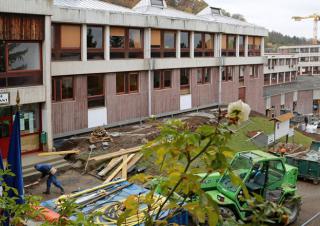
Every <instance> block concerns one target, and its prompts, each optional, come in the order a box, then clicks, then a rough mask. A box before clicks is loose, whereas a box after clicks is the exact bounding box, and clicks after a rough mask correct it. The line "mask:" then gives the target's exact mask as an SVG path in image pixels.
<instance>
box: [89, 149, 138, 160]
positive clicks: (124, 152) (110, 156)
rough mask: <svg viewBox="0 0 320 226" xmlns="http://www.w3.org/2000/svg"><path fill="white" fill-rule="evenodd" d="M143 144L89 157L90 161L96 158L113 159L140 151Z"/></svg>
mask: <svg viewBox="0 0 320 226" xmlns="http://www.w3.org/2000/svg"><path fill="white" fill-rule="evenodd" d="M141 148H142V146H138V147H134V148H128V149H120V151H117V152H113V153H108V154H105V155H99V156H95V157H92V158H90V159H89V161H91V160H94V161H101V160H108V159H113V158H116V157H119V156H123V155H127V154H131V153H135V152H138V151H140V150H141Z"/></svg>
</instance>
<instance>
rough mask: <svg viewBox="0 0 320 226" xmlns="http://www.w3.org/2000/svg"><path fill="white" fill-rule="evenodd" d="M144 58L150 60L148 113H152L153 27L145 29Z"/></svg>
mask: <svg viewBox="0 0 320 226" xmlns="http://www.w3.org/2000/svg"><path fill="white" fill-rule="evenodd" d="M144 58H145V59H147V60H148V62H149V70H148V115H149V117H150V116H151V115H152V89H151V87H152V69H153V62H152V59H151V28H146V29H144Z"/></svg>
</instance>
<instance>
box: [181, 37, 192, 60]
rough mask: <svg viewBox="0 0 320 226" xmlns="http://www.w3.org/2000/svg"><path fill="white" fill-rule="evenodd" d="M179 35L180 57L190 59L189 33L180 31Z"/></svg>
mask: <svg viewBox="0 0 320 226" xmlns="http://www.w3.org/2000/svg"><path fill="white" fill-rule="evenodd" d="M180 35H181V37H180V51H181V57H190V33H189V32H188V31H181V32H180Z"/></svg>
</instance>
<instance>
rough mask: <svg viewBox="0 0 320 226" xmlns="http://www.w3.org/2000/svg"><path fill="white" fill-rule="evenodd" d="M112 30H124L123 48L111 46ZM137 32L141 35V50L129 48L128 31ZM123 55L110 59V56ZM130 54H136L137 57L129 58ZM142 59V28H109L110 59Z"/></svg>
mask: <svg viewBox="0 0 320 226" xmlns="http://www.w3.org/2000/svg"><path fill="white" fill-rule="evenodd" d="M112 28H122V29H124V47H123V48H121V47H119V48H116V47H112V46H111V37H112V36H111V29H112ZM130 29H132V30H139V31H140V35H141V37H140V38H141V40H140V41H141V48H131V47H130V32H129V30H130ZM113 53H115V54H119V53H121V54H123V57H112V54H113ZM130 54H137V56H138V57H130ZM143 58H144V32H143V28H139V27H121V26H112V27H110V59H111V60H116V59H143Z"/></svg>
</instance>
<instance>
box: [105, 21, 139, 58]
mask: <svg viewBox="0 0 320 226" xmlns="http://www.w3.org/2000/svg"><path fill="white" fill-rule="evenodd" d="M110 48H111V50H110V58H111V59H119V58H143V32H142V29H139V28H124V27H111V28H110Z"/></svg>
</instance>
